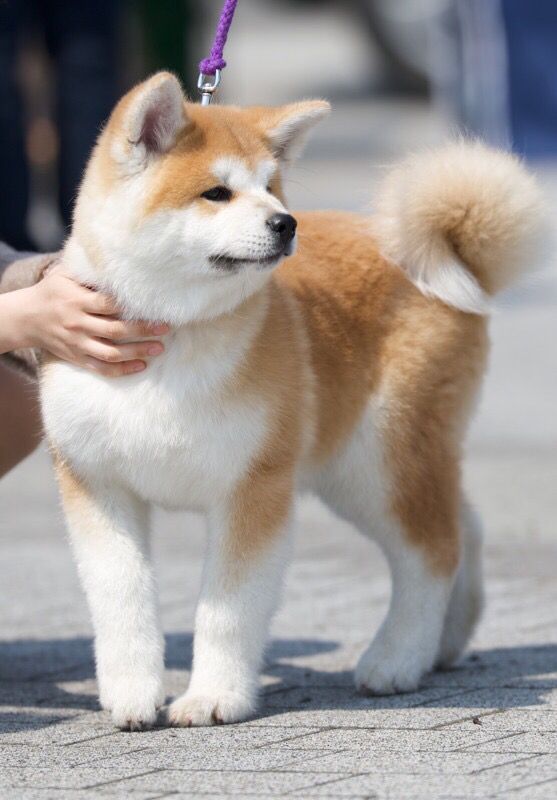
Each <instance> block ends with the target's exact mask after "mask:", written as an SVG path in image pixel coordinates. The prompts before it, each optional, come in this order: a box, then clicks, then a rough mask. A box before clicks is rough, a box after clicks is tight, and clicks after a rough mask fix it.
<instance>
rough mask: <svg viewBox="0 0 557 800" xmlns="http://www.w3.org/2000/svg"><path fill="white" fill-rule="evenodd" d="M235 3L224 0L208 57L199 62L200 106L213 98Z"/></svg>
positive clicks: (205, 104)
mask: <svg viewBox="0 0 557 800" xmlns="http://www.w3.org/2000/svg"><path fill="white" fill-rule="evenodd" d="M237 3H238V0H225V3H224V5H223V7H222V11H221V14H220V19H219V24H218V25H217V30H216V33H215V40H214V42H213V46H212V47H211V52H210V53H209V57H208V58H204V59H203V61H200V62H199V80H198V81H197V88H198V89H199V91H200V93H201V105H202V106H208V105H209V103H210V102H211V100H212V99H213V94H214V92H215V91H216V88H217V86H218V85H219V83H220V73H221V70H222V69H224V68H225V67H226V61H225V60H224V58H223V52H224V45H225V44H226V39H227V38H228V31H229V30H230V26H231V25H232V20H233V18H234V12H235V11H236V5H237ZM211 76H212V77H213V80H212V81H210V80H209V81H208V80H206V78H207V77H211Z"/></svg>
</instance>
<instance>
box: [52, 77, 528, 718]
mask: <svg viewBox="0 0 557 800" xmlns="http://www.w3.org/2000/svg"><path fill="white" fill-rule="evenodd" d="M328 111H329V105H328V104H327V103H326V102H324V101H321V100H314V101H304V102H298V103H293V104H290V105H286V106H282V107H278V108H267V107H251V108H237V107H232V106H231V107H227V106H209V107H201V106H200V105H197V104H193V103H189V102H187V101H186V100H185V98H184V95H183V92H182V89H181V87H180V84H179V82H178V81H177V79H176V78H175V77H174V76H173V75H171V74H170V73H165V72H163V73H158V74H156V75H154V76H153V77H151V78H150V79H148V80H147V81H145V82H144V83H142V84H140V85H139V86H137V87H135V88H134V89H133V90H132V91H131V92H129V93H128V94H127V95H126V96H125V97H124V98H123V99H122V100H121V101H120V102H119V103H118V105H117V106H116V108H115V109H114V111H113V113H112V115H111V117H110V119H109V121H108V123H107V125H106V127H105V129H104V130H103V132H102V133H101V135H100V138H99V140H98V143H97V145H96V147H95V149H94V151H93V154H92V157H91V159H90V162H89V164H88V167H87V169H86V173H85V176H84V179H83V183H82V186H81V189H80V192H79V197H78V200H77V204H76V209H75V219H74V225H73V230H72V232H71V236H70V238H69V240H68V241H67V244H66V246H65V251H64V253H65V264H66V268H67V267H68V265H69V266H70V267H71V269H72V271H73V272H72V274H73V276H74V277H75V278H77V279H78V280H80V281H82V282H83V283H86V284H88V285H92V286H95V287H98V288H99V289H101V290H102V291H106V292H109V293H111V294H112V295H113V296H115V297H116V298H117V300H118V302H119V304H120V305H121V307H122V308H123V309H124V310H125V313H126V315H127V316H128V317H129V318H141V319H147V320H152V321H164V322H166V323H169V324H170V325H171V326H172V330H171V333H170V334H168V335H167V337H166V341H165V352H164V354H163V355H161V356H160V357H159V358H157V359H156V361H154V362H153V363H152V364H151V365H150V366H149V368H148V369H147V370H146V371H145V372H143V373H141V374H137V375H130V376H126V377H123V378H120V379H119V380H117V381H114V380H109V379H106V378H104V377H102V376H99V375H96V374H93V373H91V372H88V371H85V370H83V369H80V368H78V367H76V366H72V365H70V364H68V363H63V362H61V361H57V360H55V359H53V358H50V359H46V360H45V361H44V364H43V367H42V374H41V380H40V384H41V399H42V409H43V417H44V426H45V431H46V435H47V437H48V441H49V443H50V446H51V448H52V452H53V454H54V461H55V469H56V473H57V477H58V481H59V485H60V490H61V495H62V501H63V506H64V510H65V514H66V519H67V525H68V529H69V534H70V540H71V543H72V547H73V550H74V553H75V558H76V561H77V566H78V570H79V573H80V576H81V580H82V583H83V586H84V589H85V592H86V595H87V599H88V603H89V606H90V609H91V614H92V619H93V624H94V628H95V655H96V664H97V676H98V683H99V694H100V703H101V705H102V707H103V708H105V709H110V710H111V712H112V717H113V720H114V723H115V724H116V725H117V726H118V727H120V728H122V729H131V730H137V729H142V728H146V727H149V726H151V725H152V724H153V723H154V722H155V719H156V717H157V710H158V709H159V708H160V706H161V704H163V703H164V700H165V692H164V689H163V668H164V652H163V636H162V632H161V628H160V624H159V621H158V612H157V598H156V591H155V579H154V576H153V570H152V567H151V564H150V561H149V554H148V536H149V510H150V507H151V506H152V505H158V506H162V507H165V508H173V509H189V510H195V511H199V512H202V513H203V514H205V515H206V517H207V520H208V550H207V557H206V563H205V568H204V574H203V579H202V589H201V594H200V599H199V604H198V607H197V611H196V619H195V643H194V653H193V668H192V675H191V681H190V684H189V687H188V689H187V691H186V692H185V694H183V695H182V696H181V697H179V698H178V699H176V700H175V701H174V702H173V703H172V704H171V705H170V707H169V711H168V718H169V722H170V723H171V724H174V725H179V726H190V725H211V724H214V723H230V722H237V721H239V720H243V719H245V718H247V717H248V716H250V715H252V714H253V713H254V711H255V709H256V703H257V695H258V683H259V675H258V673H259V669H260V666H261V662H262V657H263V651H264V646H265V642H266V638H267V635H268V627H269V623H270V620H271V617H272V614H273V612H274V610H275V607H276V605H277V602H278V596H279V591H280V584H281V578H282V575H283V572H284V569H285V565H286V563H287V561H288V554H289V543H290V532H291V529H292V513H293V505H294V500H295V497H296V495H297V493H298V492H312V493H314V494H315V495H317V496H319V497H320V498H321V499H322V500H323V501H324V502H325V503H326V505H327V506H328V507H329V508H331V509H332V510H333V512H334V513H335V514H337V515H339V516H340V517H342V518H343V519H345V520H348V521H350V522H351V523H353V524H354V525H355V526H356V527H357V528H358V529H359V530H360V531H361V532H362V533H364V534H366V535H367V536H370V537H373V538H374V539H375V540H376V541H377V542H378V543H379V545H380V546H381V547H382V549H383V551H384V553H385V555H386V557H387V561H388V563H389V565H390V569H391V572H392V599H391V603H390V607H389V610H388V613H387V615H386V618H385V620H384V622H383V624H382V626H381V627H380V629H379V631H378V633H377V634H376V636H375V638H374V639H373V641H372V643H371V644H370V646H369V647H368V649H367V650H366V651H365V652H364V654H363V655H362V656H361V658H360V661H359V663H358V664H357V666H356V669H355V681H356V685H357V687H358V689H360V690H361V691H363V692H366V693H370V694H378V695H382V694H391V693H396V692H409V691H413V690H415V689H417V687H418V686H419V685H420V682H421V680H422V678H423V677H424V675H425V674H426V673H427V672H428V671H430V670H432V669H434V668H436V667H439V666H446V665H450V664H452V663H454V662H455V661H456V660H457V659H458V658H459V657H460V655H461V654H462V652H463V650H464V648H465V647H466V644H467V642H468V640H469V637H470V635H471V633H472V631H473V629H474V626H475V624H476V622H477V620H478V616H479V614H480V610H481V607H482V576H481V534H480V524H479V521H478V519H477V518H476V516H475V514H474V512H473V510H472V508H471V506H470V505H469V503H468V502H467V500H466V498H465V497H464V495H463V491H462V488H461V478H460V461H461V450H462V443H463V438H464V435H465V431H466V426H467V422H468V420H469V417H470V415H471V412H472V410H473V407H474V403H475V400H476V397H477V394H478V390H479V387H480V383H481V379H482V375H483V373H484V369H485V364H486V357H487V352H488V335H487V313H488V311H489V305H490V300H491V297H492V296H493V295H494V294H495V293H497V292H498V291H499V290H501V289H504V288H505V287H507V286H508V285H510V284H511V283H512V282H513V280H514V279H515V278H516V277H518V275H519V274H520V273H521V272H523V271H525V270H527V269H528V268H529V267H530V265H531V264H532V263H533V258H534V252H535V251H536V250H537V248H538V244H539V240H540V235H541V227H540V225H541V222H540V220H541V219H542V200H541V197H540V193H539V190H538V188H537V186H536V183H535V181H534V179H533V178H532V177H531V176H530V175H529V174H528V173H527V172H526V171H525V169H524V168H523V167H522V165H521V164H520V163H519V161H518V160H517V159H515V158H514V157H513V156H511V155H508V154H504V153H501V152H497V151H494V150H490V149H488V148H486V147H485V146H483V145H482V144H479V143H477V142H467V141H464V140H459V141H456V142H453V143H451V144H448V145H447V146H445V147H442V148H441V149H439V150H438V151H434V152H431V153H426V154H423V155H417V156H412V157H410V158H409V159H408V160H406V161H404V162H403V163H402V164H401V165H400V166H398V167H396V168H394V169H393V170H392V172H391V173H390V174H389V175H388V176H387V178H386V181H385V185H384V187H383V189H382V190H381V191H380V193H379V200H378V207H377V213H376V214H375V215H374V216H372V217H369V218H368V217H366V216H358V215H355V214H348V213H339V212H329V211H321V212H311V213H309V212H308V213H300V214H297V215H296V218H295V217H294V216H292V215H291V214H290V213H289V211H288V210H287V207H286V201H285V199H284V196H283V190H282V186H281V175H282V174H283V172H284V170H285V169H286V168H287V166H288V163H289V162H290V161H291V160H292V159H293V158H294V157H295V155H296V154H297V152H298V151H299V149H300V147H301V144H302V142H303V140H304V139H305V137H306V134H307V133H308V131H309V130H310V128H311V127H312V126H313V125H314V124H315V123H317V122H318V121H319V120H321V119H322V118H323V117H325V115H326V114H327V113H328ZM296 246H297V249H296ZM295 250H296V252H295Z"/></svg>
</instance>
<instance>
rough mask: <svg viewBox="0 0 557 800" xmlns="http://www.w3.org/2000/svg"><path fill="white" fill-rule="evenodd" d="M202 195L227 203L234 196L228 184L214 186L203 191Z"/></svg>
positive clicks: (208, 198) (207, 198)
mask: <svg viewBox="0 0 557 800" xmlns="http://www.w3.org/2000/svg"><path fill="white" fill-rule="evenodd" d="M201 197H204V198H205V199H206V200H214V201H216V202H217V203H227V202H228V201H229V200H230V199H231V197H232V192H231V191H230V189H227V187H226V186H214V187H213V188H212V189H208V190H207V191H206V192H203V194H202V195H201Z"/></svg>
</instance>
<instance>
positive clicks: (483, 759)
mask: <svg viewBox="0 0 557 800" xmlns="http://www.w3.org/2000/svg"><path fill="white" fill-rule="evenodd" d="M501 474H502V476H503V478H504V480H502V482H501V484H498V483H497V476H498V475H501ZM490 476H491V477H490ZM556 479H557V460H555V459H553V458H549V457H547V458H545V459H544V458H543V457H537V458H533V457H532V456H531V454H530V455H524V454H521V453H519V454H518V455H517V454H512V453H509V452H505V453H504V454H503V455H498V454H496V453H495V454H494V453H490V454H489V455H486V454H485V453H479V454H478V453H475V452H472V453H471V455H470V457H469V460H468V464H467V482H468V484H469V486H470V488H471V491H472V493H473V495H474V496H475V497H476V500H477V504H478V506H479V507H480V508H481V510H482V511H483V513H484V517H485V519H486V522H487V526H488V537H487V547H486V556H487V558H486V562H487V563H486V572H487V579H488V605H487V610H486V614H485V617H484V620H483V622H482V624H481V626H480V628H479V630H478V633H477V636H476V638H475V641H474V646H473V650H472V651H471V652H470V654H469V655H468V656H467V658H466V659H465V660H464V662H463V664H462V665H461V666H460V667H459V668H458V669H455V670H452V671H450V672H445V673H436V674H434V675H431V676H430V677H429V678H428V679H427V681H426V683H425V685H424V687H423V689H422V690H420V691H419V692H416V693H413V694H407V695H400V696H396V697H387V698H375V699H371V698H367V699H366V698H361V697H359V696H358V695H356V693H355V691H354V689H353V686H352V681H351V674H350V670H351V668H352V666H353V665H354V663H355V660H356V658H357V656H358V654H359V653H360V652H361V650H362V649H363V648H364V647H365V645H366V643H367V642H368V640H369V638H370V636H371V634H372V632H373V630H374V629H375V628H376V626H377V625H378V623H379V622H380V619H381V616H382V614H383V612H384V610H385V607H386V603H387V600H388V592H389V585H388V578H387V573H386V569H385V567H384V564H383V561H382V557H381V556H380V554H379V552H378V551H377V550H376V549H375V547H374V546H373V545H372V544H370V543H369V542H367V541H365V540H364V539H362V538H361V537H359V536H358V535H357V534H356V533H355V532H354V531H352V530H351V529H350V528H349V527H348V526H346V525H344V524H342V523H340V522H338V521H336V520H334V519H333V518H331V517H330V516H329V515H328V514H327V513H326V512H325V511H324V510H323V509H322V508H321V507H320V506H319V505H318V504H317V503H316V502H314V501H311V500H305V501H303V502H302V503H301V505H300V509H299V526H298V536H297V553H296V556H295V559H294V562H293V564H292V569H291V570H290V574H289V578H288V581H287V585H286V587H285V599H284V604H283V606H282V609H281V611H280V613H279V615H278V617H277V619H276V622H275V625H274V639H273V642H272V644H271V646H270V648H269V652H268V658H267V662H266V667H265V670H264V676H263V684H264V689H263V697H262V705H261V710H260V713H259V714H258V715H257V716H256V717H255V718H254V719H252V720H250V721H248V722H245V723H243V724H239V725H233V726H228V727H226V726H225V727H216V728H206V729H202V728H197V729H188V730H174V729H169V728H166V727H165V726H164V720H163V719H162V718H161V721H160V726H159V727H157V729H155V730H153V731H150V732H145V733H121V732H119V731H116V730H114V729H113V728H112V725H111V722H110V720H109V717H108V714H106V713H105V712H102V711H100V710H99V709H98V705H97V700H96V689H95V681H94V676H93V662H92V657H91V638H90V637H91V629H90V624H89V621H88V616H87V611H86V608H85V604H84V601H83V598H82V596H81V593H80V590H79V587H78V584H77V579H76V576H75V571H74V568H73V565H72V563H71V559H70V556H69V552H68V548H67V546H66V542H65V541H64V534H63V526H62V520H61V514H60V512H59V509H58V504H57V498H56V493H55V488H54V485H53V481H52V477H51V474H50V468H49V464H48V458H47V456H46V455H45V454H44V453H42V452H41V453H38V454H37V455H35V456H34V457H32V458H31V459H29V460H28V461H27V462H26V463H25V464H23V465H22V466H21V467H20V468H19V469H18V470H17V471H16V472H14V473H13V474H12V475H10V476H9V477H8V478H7V479H6V480H5V481H4V482H3V485H1V486H0V508H1V509H2V512H1V517H0V550H1V552H2V558H1V565H0V586H1V594H2V596H1V601H0V602H1V606H0V607H1V608H2V613H1V617H0V796H2V797H7V798H10V800H11V799H12V798H15V799H16V800H17V799H18V798H22V800H23V799H24V800H33V799H34V798H60V800H62V798H66V797H67V798H81V797H83V798H87V797H89V798H97V797H107V798H108V797H110V798H116V797H120V796H122V797H124V796H129V795H131V796H133V797H135V798H138V799H139V800H142V799H143V798H159V797H170V796H171V797H176V798H180V797H188V798H195V797H198V796H199V797H207V796H209V797H214V798H218V797H225V796H230V795H234V796H239V797H250V798H253V797H285V796H288V797H290V796H292V797H299V798H303V797H307V798H310V797H339V798H417V799H420V800H421V798H429V800H432V799H433V798H436V799H437V798H478V797H482V798H483V797H485V798H487V797H517V798H520V797H524V798H528V800H530V798H552V797H555V796H557V583H556V582H555V578H554V573H555V564H556V563H557V559H556V557H557V536H555V530H554V520H555V511H556V509H555V503H556V500H555V497H554V486H555V485H556ZM543 486H545V487H546V490H547V492H546V495H544V492H543ZM535 490H536V491H537V494H535ZM494 495H495V496H496V502H494ZM544 496H545V505H543V504H542V503H541V502H540V500H541V498H543V497H544ZM530 498H531V499H532V500H535V503H534V502H532V503H530V502H529V499H530ZM155 528H156V531H157V533H156V536H155V555H156V561H157V568H158V573H159V579H160V585H161V594H162V611H163V620H164V625H165V630H166V631H167V667H168V692H169V696H170V695H172V694H174V693H176V692H179V691H181V690H182V689H183V687H185V685H186V683H187V678H188V666H189V662H190V657H191V627H192V620H193V610H194V605H195V599H196V593H197V588H198V579H199V572H200V561H201V555H202V550H203V531H202V526H201V523H200V521H199V520H198V519H197V518H196V517H194V516H190V515H170V514H159V515H158V516H157V519H156V524H155Z"/></svg>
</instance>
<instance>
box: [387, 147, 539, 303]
mask: <svg viewBox="0 0 557 800" xmlns="http://www.w3.org/2000/svg"><path fill="white" fill-rule="evenodd" d="M542 211H543V203H542V197H541V193H540V191H539V189H538V186H537V184H536V181H535V179H534V177H533V176H532V175H530V174H529V173H528V172H527V171H526V169H525V168H524V167H523V166H522V164H521V163H520V161H519V160H518V159H517V158H516V157H515V156H513V155H510V154H508V153H504V152H501V151H497V150H492V149H490V148H488V147H486V146H485V145H483V144H480V143H479V142H467V141H459V142H456V143H452V144H449V145H447V146H445V147H442V148H440V149H439V150H435V151H432V152H429V153H425V154H422V155H417V156H411V157H410V158H408V159H407V160H406V161H405V162H403V163H402V164H401V165H400V166H398V167H395V169H393V170H392V171H391V173H390V174H389V175H388V176H387V179H386V180H385V183H384V185H383V189H382V191H381V192H380V195H379V204H378V216H377V234H378V237H379V243H380V246H381V248H382V251H383V252H384V254H385V255H386V256H387V257H388V258H389V259H391V260H392V261H393V262H395V263H396V264H398V265H399V266H401V267H402V268H403V269H404V270H405V271H406V273H407V274H408V276H409V278H410V279H411V280H412V281H413V282H414V283H415V284H416V285H417V286H418V288H419V289H420V290H421V291H422V292H423V293H424V294H426V295H431V296H435V297H438V298H439V299H440V300H443V302H445V303H447V304H448V305H451V306H454V307H456V308H458V309H461V310H462V311H468V312H472V313H479V314H481V313H485V312H486V311H487V310H488V308H489V298H490V295H493V294H495V293H496V292H498V291H499V290H501V289H504V288H506V287H507V286H509V285H510V284H511V283H512V282H513V281H514V280H515V279H516V278H518V277H519V275H520V274H522V273H523V272H526V271H528V270H529V269H532V268H533V267H534V262H535V261H536V262H537V261H539V258H540V254H541V247H540V245H541V243H542V240H543V239H544V238H545V236H544V233H545V230H546V228H545V224H544V222H543V216H544V215H543V213H542Z"/></svg>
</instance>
